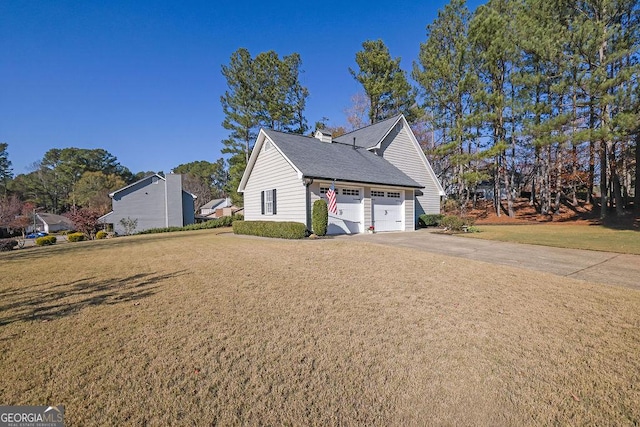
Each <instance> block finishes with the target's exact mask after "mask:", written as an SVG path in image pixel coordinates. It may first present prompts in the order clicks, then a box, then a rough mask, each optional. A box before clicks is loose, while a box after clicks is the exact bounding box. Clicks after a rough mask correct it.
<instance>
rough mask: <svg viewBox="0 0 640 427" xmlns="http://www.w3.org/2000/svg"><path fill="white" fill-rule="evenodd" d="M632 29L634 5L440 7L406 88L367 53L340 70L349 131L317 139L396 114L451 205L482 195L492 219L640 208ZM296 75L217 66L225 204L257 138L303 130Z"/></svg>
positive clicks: (291, 60)
mask: <svg viewBox="0 0 640 427" xmlns="http://www.w3.org/2000/svg"><path fill="white" fill-rule="evenodd" d="M639 20H640V12H639V6H638V1H637V0H584V1H570V0H490V1H489V2H487V3H486V4H484V5H482V6H479V7H478V8H477V9H476V10H475V11H474V12H471V11H469V9H468V8H467V6H466V3H465V1H463V0H451V1H450V2H449V4H447V5H446V6H445V7H444V9H442V10H440V11H439V14H438V17H437V19H436V20H435V21H434V22H432V23H431V24H429V25H428V26H427V38H426V40H425V41H424V42H422V43H420V53H419V57H418V60H417V61H415V62H414V63H413V67H412V71H411V77H412V78H413V80H414V81H415V82H416V86H413V85H412V84H411V83H410V82H409V80H408V78H407V73H406V72H405V71H403V70H402V69H401V68H400V58H393V57H392V56H391V55H390V53H389V50H388V48H387V47H386V45H385V44H384V42H383V41H382V40H368V41H365V42H364V43H363V44H362V47H363V49H362V51H359V52H357V53H356V55H355V60H356V63H357V65H358V69H357V70H354V69H351V68H349V72H350V73H351V75H352V76H353V77H354V78H355V79H356V80H357V81H358V82H360V83H361V84H362V87H363V91H364V96H357V97H354V104H353V106H352V107H351V109H350V110H349V111H348V117H347V120H348V122H349V125H344V126H334V127H330V126H328V124H327V121H328V119H326V118H323V119H322V120H321V121H319V122H316V128H322V127H325V128H329V129H330V130H331V131H332V132H333V133H334V135H339V134H341V133H344V132H347V131H349V130H351V129H353V128H357V127H360V126H362V125H366V124H369V123H375V122H377V121H380V120H384V119H386V118H389V117H392V116H394V115H396V114H399V113H403V114H404V115H405V116H406V117H407V119H408V121H409V123H410V124H411V125H412V127H413V129H414V133H415V134H416V136H417V137H418V139H419V141H420V143H421V144H422V145H423V147H424V148H425V150H426V152H427V154H428V155H429V157H430V158H431V160H432V164H433V166H434V168H435V169H436V172H437V174H438V176H439V178H440V180H441V181H442V183H443V186H444V187H445V189H446V191H447V193H448V195H449V196H450V197H453V198H455V199H457V200H459V201H460V202H461V205H462V206H466V205H467V204H468V202H469V201H472V200H474V199H475V197H476V196H477V194H478V192H477V189H478V188H480V187H482V186H484V187H490V191H488V193H487V195H488V196H489V197H488V198H490V199H492V200H493V206H494V209H495V211H496V213H497V214H498V215H500V214H501V213H502V211H503V210H504V211H505V212H506V213H507V214H508V215H510V216H513V215H514V202H515V200H516V198H518V197H519V196H520V195H523V194H524V195H526V196H528V197H529V199H530V203H531V204H532V205H533V206H535V207H536V209H537V211H538V212H540V213H542V214H553V213H557V212H559V210H560V207H561V205H562V204H563V203H571V204H573V205H577V204H579V203H595V204H599V205H600V213H601V216H602V217H605V216H607V215H610V214H611V213H612V212H614V213H617V214H623V213H624V209H625V207H628V206H630V205H631V204H632V201H634V205H635V207H636V209H639V208H640V200H639V199H640V192H638V191H635V187H636V182H638V176H639V173H640V172H639V171H638V168H637V167H636V165H637V163H638V159H639V158H640V148H639V145H640V144H639V140H640V136H639V135H640V130H639V126H640V114H639V99H640V89H639V84H638V74H639V73H638V71H639V68H638V59H639V57H638V46H639V39H638V38H639V34H640V28H639ZM274 64H276V65H274ZM300 65H301V61H300V58H299V56H298V55H297V54H293V55H291V56H289V57H284V58H283V60H280V59H279V58H278V56H277V54H275V53H274V52H267V53H261V54H259V55H258V56H256V57H255V58H252V57H251V55H250V54H249V52H248V51H247V50H246V49H240V50H238V51H237V52H235V53H234V54H233V55H232V57H231V62H230V64H229V65H228V66H223V69H222V71H223V75H224V76H225V77H226V78H227V82H228V87H229V90H228V91H227V92H226V93H225V95H224V96H223V97H222V98H221V101H222V105H223V111H224V112H225V121H224V122H223V126H224V127H225V128H226V129H229V130H230V136H229V138H228V139H227V140H225V141H224V144H225V148H224V149H223V153H228V154H231V156H232V157H231V160H230V163H231V164H232V166H231V168H230V171H229V173H230V180H229V186H228V188H227V191H228V192H229V193H233V194H234V192H235V188H237V184H238V182H239V180H240V178H241V176H242V172H243V171H244V168H245V166H246V161H247V158H248V155H249V153H250V149H251V147H250V144H251V143H252V141H253V140H254V139H255V134H256V132H257V129H258V128H259V127H260V126H265V127H270V128H273V129H276V130H287V131H293V132H298V133H303V132H305V131H306V130H307V127H306V121H305V120H304V115H303V109H304V99H305V97H306V96H307V95H308V92H306V89H305V88H304V87H302V86H300V83H299V80H298V74H297V73H298V71H299V68H300ZM265 69H266V70H269V72H265V71H264V70H265ZM264 76H275V78H270V79H268V80H267V81H265V79H264ZM273 93H276V94H279V96H278V97H273V95H272V94H273ZM285 94H289V95H288V96H287V95H285ZM274 113H278V114H279V115H275V114H274ZM234 196H235V199H236V200H237V201H239V200H240V197H239V196H238V195H237V194H234ZM634 199H635V200H634ZM503 200H504V202H503ZM504 204H506V206H504Z"/></svg>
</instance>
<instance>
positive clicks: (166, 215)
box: [164, 177, 169, 228]
mask: <svg viewBox="0 0 640 427" xmlns="http://www.w3.org/2000/svg"><path fill="white" fill-rule="evenodd" d="M167 181H168V180H167V178H166V177H165V179H164V226H165V227H167V228H168V227H169V199H168V197H169V192H168V191H167Z"/></svg>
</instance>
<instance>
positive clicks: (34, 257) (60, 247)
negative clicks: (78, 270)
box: [0, 233, 184, 262]
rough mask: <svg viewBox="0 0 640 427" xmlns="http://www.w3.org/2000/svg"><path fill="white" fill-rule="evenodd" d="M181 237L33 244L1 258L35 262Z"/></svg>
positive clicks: (171, 235)
mask: <svg viewBox="0 0 640 427" xmlns="http://www.w3.org/2000/svg"><path fill="white" fill-rule="evenodd" d="M180 238H184V234H183V233H162V234H145V235H140V236H125V237H118V238H115V239H105V240H90V241H84V242H75V243H57V244H55V245H53V246H33V247H29V248H24V249H14V250H12V251H9V252H2V253H0V260H1V261H2V262H4V261H15V260H21V261H22V260H27V261H34V262H35V261H38V260H39V259H43V258H49V257H50V256H51V255H52V254H74V253H80V252H82V253H86V252H87V251H94V252H100V251H103V250H112V249H113V248H114V247H124V246H126V247H136V246H141V245H147V244H149V241H150V240H153V241H154V242H158V241H166V240H174V239H180Z"/></svg>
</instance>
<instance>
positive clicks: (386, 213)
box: [371, 190, 404, 231]
mask: <svg viewBox="0 0 640 427" xmlns="http://www.w3.org/2000/svg"><path fill="white" fill-rule="evenodd" d="M402 196H403V194H402V193H401V192H398V191H382V190H374V191H372V198H371V204H372V206H373V209H372V216H373V226H374V227H375V229H376V231H402V230H403V229H404V221H403V218H404V198H403V197H402Z"/></svg>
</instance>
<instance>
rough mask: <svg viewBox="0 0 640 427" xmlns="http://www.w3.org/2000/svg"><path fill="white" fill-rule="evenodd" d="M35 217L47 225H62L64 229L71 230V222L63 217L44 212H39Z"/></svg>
mask: <svg viewBox="0 0 640 427" xmlns="http://www.w3.org/2000/svg"><path fill="white" fill-rule="evenodd" d="M36 215H37V216H38V217H39V218H40V219H41V220H42V221H44V222H45V223H47V224H49V225H64V226H65V227H69V228H73V221H71V220H70V219H69V218H67V217H65V216H62V215H56V214H52V213H45V212H39V213H37V214H36Z"/></svg>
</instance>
